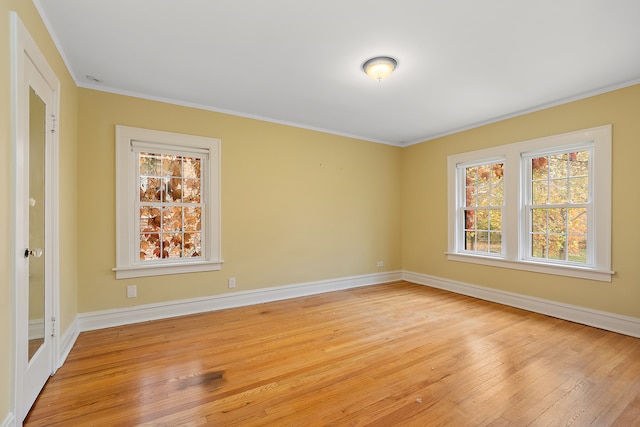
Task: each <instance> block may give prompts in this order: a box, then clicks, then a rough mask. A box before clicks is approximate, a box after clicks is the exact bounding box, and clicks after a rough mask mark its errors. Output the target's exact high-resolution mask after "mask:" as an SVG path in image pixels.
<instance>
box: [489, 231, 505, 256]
mask: <svg viewBox="0 0 640 427" xmlns="http://www.w3.org/2000/svg"><path fill="white" fill-rule="evenodd" d="M489 252H491V253H495V254H499V253H502V233H501V232H499V231H496V232H493V231H492V232H490V233H489Z"/></svg>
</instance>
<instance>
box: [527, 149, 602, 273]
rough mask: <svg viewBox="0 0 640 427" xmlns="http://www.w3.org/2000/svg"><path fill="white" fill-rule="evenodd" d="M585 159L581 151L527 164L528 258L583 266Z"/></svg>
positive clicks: (586, 201)
mask: <svg viewBox="0 0 640 427" xmlns="http://www.w3.org/2000/svg"><path fill="white" fill-rule="evenodd" d="M589 157H590V152H589V150H584V151H577V152H566V153H559V154H553V155H548V156H540V157H533V158H531V159H530V160H529V161H530V162H531V174H530V181H529V183H530V185H529V191H528V194H527V196H528V200H529V203H528V204H527V206H526V207H527V209H528V215H529V218H530V221H529V223H530V224H531V226H530V230H529V232H530V242H531V248H530V250H531V254H530V255H531V257H532V258H541V259H548V260H558V261H565V262H577V263H585V262H587V229H588V212H589V210H588V208H589V206H588V204H589V201H590V200H589Z"/></svg>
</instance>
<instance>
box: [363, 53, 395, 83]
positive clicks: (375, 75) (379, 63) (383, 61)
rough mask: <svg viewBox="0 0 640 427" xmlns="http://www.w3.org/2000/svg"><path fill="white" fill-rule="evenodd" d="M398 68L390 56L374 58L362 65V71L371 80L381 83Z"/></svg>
mask: <svg viewBox="0 0 640 427" xmlns="http://www.w3.org/2000/svg"><path fill="white" fill-rule="evenodd" d="M397 66H398V61H396V60H395V59H393V58H391V57H390V56H376V57H375V58H371V59H369V60H367V61H365V63H364V64H362V71H364V72H365V74H366V75H367V76H369V77H371V78H372V79H373V80H377V81H379V82H380V81H382V80H384V79H386V78H387V77H389V75H391V73H392V72H393V70H395V69H396V67H397Z"/></svg>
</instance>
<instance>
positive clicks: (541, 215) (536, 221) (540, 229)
mask: <svg viewBox="0 0 640 427" xmlns="http://www.w3.org/2000/svg"><path fill="white" fill-rule="evenodd" d="M531 231H532V232H534V233H546V232H547V210H546V209H532V210H531Z"/></svg>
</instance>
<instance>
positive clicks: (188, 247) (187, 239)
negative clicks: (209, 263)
mask: <svg viewBox="0 0 640 427" xmlns="http://www.w3.org/2000/svg"><path fill="white" fill-rule="evenodd" d="M200 239H201V233H184V256H185V257H190V258H193V257H199V256H201V253H202V249H201V244H200Z"/></svg>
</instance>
